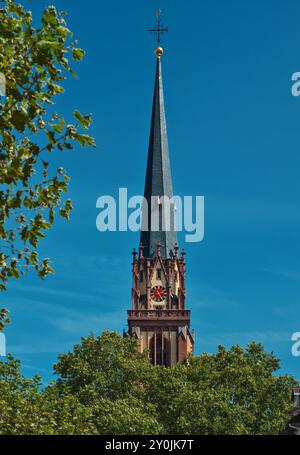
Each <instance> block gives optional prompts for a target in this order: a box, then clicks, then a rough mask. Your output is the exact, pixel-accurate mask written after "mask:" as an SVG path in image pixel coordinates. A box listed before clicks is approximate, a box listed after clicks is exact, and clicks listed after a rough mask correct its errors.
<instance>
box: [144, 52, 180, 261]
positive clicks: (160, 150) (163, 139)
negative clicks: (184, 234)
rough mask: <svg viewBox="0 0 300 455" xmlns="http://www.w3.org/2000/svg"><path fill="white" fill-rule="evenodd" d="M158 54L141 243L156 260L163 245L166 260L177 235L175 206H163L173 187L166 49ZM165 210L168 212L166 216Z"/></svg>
mask: <svg viewBox="0 0 300 455" xmlns="http://www.w3.org/2000/svg"><path fill="white" fill-rule="evenodd" d="M155 54H156V57H157V62H156V76H155V85H154V95H153V106H152V117H151V129H150V140H149V149H148V162H147V171H146V183H145V192H144V196H145V199H146V200H147V202H148V216H147V217H146V218H147V226H146V227H147V230H144V231H142V233H141V243H142V245H143V247H144V256H145V257H148V258H152V257H153V256H154V255H155V253H156V247H157V243H158V242H160V245H161V255H162V257H164V258H169V257H172V255H173V254H174V248H175V245H176V243H177V235H176V231H175V227H174V220H175V208H174V205H173V204H171V206H170V211H169V212H167V210H169V207H165V206H164V204H163V196H167V197H168V198H172V197H173V187H172V178H171V169H170V159H169V150H168V136H167V125H166V116H165V106H164V93H163V81H162V69H161V56H162V54H163V50H162V48H161V47H158V48H156V50H155ZM156 205H157V207H156ZM164 209H166V213H165V211H164ZM166 217H169V221H170V225H169V227H168V226H167V228H165V227H166V226H164V225H163V220H164V219H166ZM155 218H156V219H155ZM153 226H157V227H158V230H154V229H152V228H153ZM151 227H152V228H151Z"/></svg>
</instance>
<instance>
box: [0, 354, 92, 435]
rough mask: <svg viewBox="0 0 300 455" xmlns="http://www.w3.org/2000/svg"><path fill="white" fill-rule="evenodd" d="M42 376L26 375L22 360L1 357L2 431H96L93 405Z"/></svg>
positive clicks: (20, 432)
mask: <svg viewBox="0 0 300 455" xmlns="http://www.w3.org/2000/svg"><path fill="white" fill-rule="evenodd" d="M41 386H42V383H41V378H40V377H39V376H35V377H34V378H32V379H28V378H25V377H24V376H23V375H22V374H21V372H20V362H18V361H17V360H15V359H13V358H12V357H11V356H8V360H7V361H5V362H4V361H0V435H22V434H26V435H39V434H94V433H96V429H95V427H94V426H93V423H92V419H91V409H89V408H88V407H86V406H83V405H81V404H80V403H79V401H78V400H77V399H76V397H74V396H72V395H71V394H64V396H63V397H62V396H61V395H60V391H59V390H58V388H57V387H56V386H55V385H50V386H48V387H47V388H46V389H44V390H42V387H41Z"/></svg>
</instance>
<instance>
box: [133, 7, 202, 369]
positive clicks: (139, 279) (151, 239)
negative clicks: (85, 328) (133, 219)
mask: <svg viewBox="0 0 300 455" xmlns="http://www.w3.org/2000/svg"><path fill="white" fill-rule="evenodd" d="M157 22H158V24H157V26H156V27H155V29H153V31H155V32H156V33H157V34H158V47H157V48H156V50H155V55H156V76H155V86H154V96H153V106H152V118H151V129H150V141H149V149H148V162H147V170H146V182H145V192H144V197H145V200H146V201H147V204H146V207H143V221H142V231H141V239H140V246H139V249H138V252H137V251H136V250H135V249H134V251H133V263H132V309H131V310H129V311H128V312H127V313H128V327H129V333H130V334H131V335H133V336H136V338H137V339H138V346H139V350H140V351H141V352H142V351H144V350H147V351H148V354H149V358H150V360H151V362H152V363H153V364H154V365H164V366H172V365H175V364H176V363H177V362H181V361H183V360H184V359H185V358H186V357H187V356H188V354H189V353H190V352H193V347H194V339H193V335H192V333H191V332H190V311H189V310H187V309H186V308H185V297H186V287H185V252H184V250H182V252H181V253H179V247H178V244H177V233H176V230H175V211H176V207H175V204H174V203H173V202H171V204H169V206H168V204H166V203H165V199H168V198H169V200H170V199H171V198H172V196H173V188H172V178H171V169H170V160H169V151H168V138H167V127H166V118H165V107H164V95H163V83H162V68H161V66H162V64H161V58H162V55H163V49H162V48H161V47H160V46H159V44H160V33H161V32H162V31H165V30H166V29H164V28H162V27H161V25H160V14H159V13H158V21H157ZM168 220H169V221H168Z"/></svg>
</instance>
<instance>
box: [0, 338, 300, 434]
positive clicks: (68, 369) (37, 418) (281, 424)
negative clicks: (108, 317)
mask: <svg viewBox="0 0 300 455" xmlns="http://www.w3.org/2000/svg"><path fill="white" fill-rule="evenodd" d="M278 368H279V362H278V360H277V359H276V358H275V357H274V355H273V354H268V353H266V352H265V351H264V349H263V347H262V346H261V345H260V344H255V343H251V344H250V345H249V346H248V347H247V348H246V349H242V348H241V347H239V346H233V347H232V348H231V349H229V350H226V349H225V348H224V347H222V346H220V347H219V349H218V352H217V353H216V354H203V355H201V356H199V357H196V356H195V357H193V356H191V357H189V358H188V360H187V361H186V362H184V363H181V364H178V365H176V366H174V367H172V368H164V367H154V366H153V365H151V364H150V363H149V362H148V360H147V354H140V353H139V352H138V349H137V343H136V340H134V339H132V338H129V337H125V338H122V337H120V336H118V335H117V334H115V333H110V332H104V333H103V334H102V335H101V336H99V337H94V336H93V335H90V336H89V337H87V338H82V342H81V343H80V344H78V345H76V346H74V349H73V350H72V351H71V352H69V353H67V354H63V355H61V356H60V357H59V361H58V363H57V364H56V365H55V372H56V374H57V375H58V376H59V377H58V379H57V380H56V381H54V382H52V383H51V384H50V385H49V386H47V387H46V388H43V387H42V382H41V378H39V377H38V376H35V377H34V378H32V379H27V378H25V377H24V376H23V375H22V374H21V373H20V363H19V362H18V361H16V360H14V359H13V358H11V357H9V359H8V362H0V434H115V435H134V434H173V435H194V434H203V435H223V434H230V435H240V434H251V435H256V434H278V433H280V432H282V431H283V430H284V429H285V428H286V425H287V423H288V421H289V415H288V410H289V409H290V407H291V388H292V386H293V385H296V381H295V380H294V379H293V378H292V377H290V376H286V375H283V376H279V375H275V374H274V373H275V372H276V371H277V370H278Z"/></svg>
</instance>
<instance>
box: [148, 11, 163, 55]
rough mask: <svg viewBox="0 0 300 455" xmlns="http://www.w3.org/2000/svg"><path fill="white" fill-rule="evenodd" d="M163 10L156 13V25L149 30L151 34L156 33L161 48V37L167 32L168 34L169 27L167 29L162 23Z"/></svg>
mask: <svg viewBox="0 0 300 455" xmlns="http://www.w3.org/2000/svg"><path fill="white" fill-rule="evenodd" d="M160 16H161V10H160V9H159V10H157V13H156V25H155V26H154V27H153V28H150V29H149V32H151V33H156V35H157V36H156V39H157V45H158V47H159V46H160V40H161V35H162V34H163V33H165V32H168V27H165V26H164V25H162V24H161V22H160Z"/></svg>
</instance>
